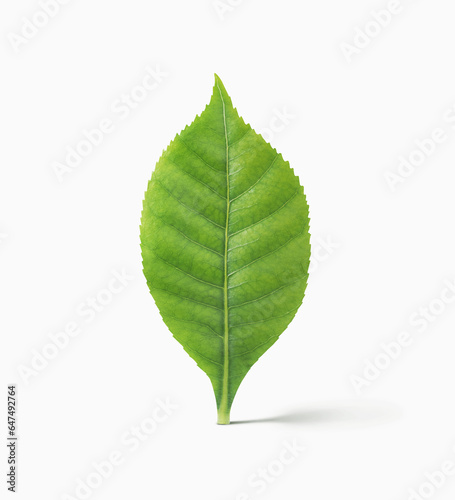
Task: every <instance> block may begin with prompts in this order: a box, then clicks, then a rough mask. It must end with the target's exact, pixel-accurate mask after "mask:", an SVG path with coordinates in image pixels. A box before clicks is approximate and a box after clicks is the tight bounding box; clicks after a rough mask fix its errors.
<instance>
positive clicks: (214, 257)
mask: <svg viewBox="0 0 455 500" xmlns="http://www.w3.org/2000/svg"><path fill="white" fill-rule="evenodd" d="M141 246H142V254H143V265H144V274H145V276H146V278H147V283H148V284H149V288H150V291H151V293H152V295H153V297H154V299H155V302H156V304H157V306H158V308H159V310H160V313H161V315H162V317H163V320H164V322H165V323H166V325H167V326H168V328H169V329H170V331H171V332H172V333H173V335H174V337H175V338H176V339H177V340H178V341H179V342H180V343H181V344H182V346H183V347H184V349H185V350H186V352H187V353H188V354H189V355H190V356H191V357H192V358H193V359H194V360H195V361H196V363H197V364H198V365H199V366H200V367H201V368H202V369H203V370H204V371H205V372H206V373H207V375H208V376H209V378H210V380H211V382H212V386H213V389H214V392H215V397H216V402H217V408H218V414H219V422H220V423H229V412H230V408H231V405H232V402H233V399H234V397H235V394H236V392H237V389H238V387H239V385H240V383H241V381H242V380H243V378H244V377H245V375H246V373H247V372H248V370H249V369H250V368H251V366H253V364H254V363H255V362H256V361H257V359H259V357H260V356H261V355H262V354H264V353H265V352H266V351H267V349H269V348H270V347H271V345H273V343H274V342H276V340H277V339H278V338H279V336H280V335H281V333H282V332H283V331H284V330H285V329H286V327H287V326H288V324H289V323H290V321H291V320H292V318H293V317H294V315H295V313H296V311H297V309H298V308H299V306H300V304H301V302H302V299H303V296H304V293H305V288H306V281H307V277H308V264H309V257H310V243H309V218H308V205H307V203H306V198H305V195H304V194H303V188H302V187H301V186H300V183H299V180H298V178H297V177H296V176H295V174H294V172H293V170H292V169H291V168H290V166H289V164H288V163H287V162H285V161H284V159H283V158H282V156H281V154H279V153H277V152H276V150H275V149H273V148H272V147H271V146H270V145H269V144H268V143H266V142H265V141H264V139H263V138H262V137H261V136H260V135H258V134H256V133H255V132H254V130H253V129H252V128H251V127H250V126H249V125H247V124H245V122H244V121H243V120H242V118H240V116H239V115H238V113H237V110H236V109H235V108H234V107H233V105H232V101H231V99H230V97H229V95H228V94H227V92H226V89H225V87H224V85H223V84H222V82H221V80H220V79H219V77H218V76H215V86H214V91H213V94H212V98H211V100H210V103H209V105H208V106H207V107H206V109H205V110H204V111H203V113H201V115H200V116H198V117H196V119H195V120H194V122H193V123H192V124H191V125H190V126H187V127H186V128H185V129H184V130H183V131H182V132H181V133H180V134H179V135H177V136H176V138H175V139H174V141H172V142H171V144H170V146H169V147H168V149H167V150H166V151H165V152H164V153H163V155H162V157H161V158H160V160H159V161H158V163H157V166H156V169H155V171H154V173H153V175H152V179H151V181H150V182H149V186H148V190H147V192H146V196H145V200H144V210H143V214H142V223H141ZM179 299H180V300H179Z"/></svg>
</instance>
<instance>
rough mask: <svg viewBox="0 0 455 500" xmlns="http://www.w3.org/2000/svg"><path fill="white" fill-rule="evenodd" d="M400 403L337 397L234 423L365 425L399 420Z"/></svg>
mask: <svg viewBox="0 0 455 500" xmlns="http://www.w3.org/2000/svg"><path fill="white" fill-rule="evenodd" d="M401 415H402V410H401V408H400V407H399V406H397V405H395V404H392V403H387V402H377V401H361V402H359V401H337V402H332V403H321V404H318V405H313V406H308V407H304V408H298V409H295V410H290V411H288V412H285V413H282V414H279V415H275V416H271V417H265V418H257V419H251V420H237V421H233V422H231V423H232V424H263V423H277V424H289V425H308V426H318V425H319V426H327V427H340V426H343V427H363V426H370V425H379V424H383V423H387V422H392V421H395V420H398V419H399V418H400V417H401Z"/></svg>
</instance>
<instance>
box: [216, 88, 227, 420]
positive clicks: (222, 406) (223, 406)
mask: <svg viewBox="0 0 455 500" xmlns="http://www.w3.org/2000/svg"><path fill="white" fill-rule="evenodd" d="M217 87H218V91H219V92H220V98H221V102H222V104H223V124H224V138H225V142H226V229H225V233H224V363H223V389H222V393H221V402H220V409H223V410H224V411H225V412H226V411H227V410H228V403H229V401H228V391H229V319H228V314H229V304H228V269H227V265H228V241H229V210H230V187H229V142H228V133H227V124H226V105H225V103H224V99H223V93H222V92H221V89H220V86H219V85H218V84H217Z"/></svg>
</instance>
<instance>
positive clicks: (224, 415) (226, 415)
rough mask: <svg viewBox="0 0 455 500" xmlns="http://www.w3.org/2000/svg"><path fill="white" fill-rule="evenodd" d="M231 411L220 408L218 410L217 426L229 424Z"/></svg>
mask: <svg viewBox="0 0 455 500" xmlns="http://www.w3.org/2000/svg"><path fill="white" fill-rule="evenodd" d="M230 414H231V410H230V409H229V408H223V407H222V406H220V407H219V408H218V420H217V424H218V425H228V424H230V423H231V415H230Z"/></svg>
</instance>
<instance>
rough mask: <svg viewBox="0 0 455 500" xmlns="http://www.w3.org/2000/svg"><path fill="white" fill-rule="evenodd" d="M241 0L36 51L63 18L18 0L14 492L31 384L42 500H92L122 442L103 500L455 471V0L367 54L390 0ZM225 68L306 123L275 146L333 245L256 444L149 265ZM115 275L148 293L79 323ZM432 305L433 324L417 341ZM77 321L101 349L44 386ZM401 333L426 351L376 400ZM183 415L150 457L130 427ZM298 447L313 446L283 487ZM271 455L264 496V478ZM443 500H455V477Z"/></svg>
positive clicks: (132, 9)
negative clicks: (122, 111)
mask: <svg viewBox="0 0 455 500" xmlns="http://www.w3.org/2000/svg"><path fill="white" fill-rule="evenodd" d="M231 3H232V4H234V3H237V4H238V5H236V6H234V7H230V10H229V11H227V12H225V13H224V16H220V15H219V14H218V13H217V10H216V8H215V6H214V5H213V4H212V2H211V0H195V1H191V2H189V1H186V0H185V1H184V0H177V1H164V0H160V1H156V0H155V1H150V0H129V1H128V2H127V1H119V2H112V1H109V0H90V1H89V0H79V1H72V2H69V3H67V4H66V5H62V6H60V10H59V12H58V13H57V14H56V15H55V16H54V18H53V19H51V20H50V21H49V22H48V23H47V25H46V26H43V27H41V28H39V30H38V32H37V33H36V35H34V36H31V37H30V39H29V40H25V41H24V42H23V43H21V44H20V46H19V47H18V50H17V51H15V50H14V47H13V44H12V43H11V40H12V38H11V34H12V33H14V34H19V35H20V34H21V30H22V28H23V24H24V22H26V21H24V19H25V20H31V19H34V15H35V14H36V12H38V11H41V7H40V5H39V2H37V1H34V0H20V1H19V0H17V1H15V2H3V3H2V5H1V7H0V19H1V21H0V24H1V32H2V33H1V34H2V43H1V46H0V54H1V68H2V70H1V71H2V77H1V82H0V109H1V114H0V116H1V118H0V119H1V137H2V147H1V148H0V164H1V179H0V235H1V238H0V293H1V297H0V299H1V304H2V309H1V315H0V324H1V327H0V328H1V342H2V346H1V350H0V352H1V376H2V378H1V380H2V384H1V386H0V400H3V402H2V403H1V404H0V408H2V409H3V410H2V411H3V412H4V415H3V416H1V415H0V422H1V423H2V424H1V426H0V434H1V435H2V436H4V437H2V440H3V441H2V443H3V444H2V447H1V448H2V453H1V456H0V460H1V463H2V467H1V470H2V471H4V475H3V476H2V480H1V485H0V488H1V490H2V492H1V495H2V498H4V496H3V494H4V493H5V492H6V459H7V452H6V447H5V445H6V431H7V429H6V398H7V384H9V383H16V384H17V386H18V399H19V406H18V435H19V470H18V474H19V476H18V493H16V497H15V498H19V499H21V500H22V499H24V500H29V499H32V498H33V499H38V500H52V499H55V500H57V499H63V498H70V497H65V494H68V495H71V496H72V498H78V497H77V496H76V485H77V482H78V480H79V479H80V480H84V481H85V480H86V478H87V476H88V475H89V474H91V473H92V472H93V465H92V463H93V462H101V461H104V460H106V459H107V458H108V456H109V455H110V453H111V452H113V451H114V450H119V451H120V453H122V457H123V459H124V460H123V463H122V464H121V465H119V466H118V467H116V468H115V470H114V471H113V473H112V474H111V475H110V477H108V478H106V479H105V480H103V482H102V484H101V485H100V486H99V487H97V488H96V489H94V490H93V491H92V494H91V496H90V498H94V499H97V500H104V499H106V500H107V499H109V500H120V499H122V500H123V499H125V498H134V499H135V500H145V499H150V498H159V499H163V500H164V499H177V498H198V499H200V500H218V499H219V500H234V499H235V500H237V499H243V500H245V499H246V498H254V499H256V498H258V499H259V498H263V499H264V500H265V499H269V498H270V499H277V498H286V499H289V500H297V499H314V500H326V499H329V498H337V499H339V498H343V499H344V498H349V499H350V500H365V499H366V498H368V500H386V499H388V500H400V499H402V500H406V499H407V498H409V497H410V494H409V492H408V490H409V488H413V489H416V490H418V489H419V488H420V487H421V486H422V484H423V483H424V482H425V481H426V478H425V474H426V473H431V472H433V471H435V470H436V469H439V468H440V467H441V464H442V463H443V462H445V461H447V460H452V461H454V462H455V450H453V449H452V448H453V447H454V445H455V429H454V426H453V422H454V418H455V404H454V390H453V387H454V385H453V384H454V380H455V364H454V363H453V358H454V347H455V343H454V326H455V304H453V303H450V304H447V305H445V304H443V303H442V302H441V301H440V300H439V297H440V296H441V295H443V296H444V297H450V298H452V295H453V293H452V295H450V294H449V295H447V294H444V291H445V288H446V285H445V284H444V282H445V281H446V280H449V281H450V282H452V283H453V282H454V280H455V263H454V256H455V235H454V214H455V197H454V181H455V173H454V160H453V159H454V155H455V129H454V128H452V125H453V124H452V123H449V121H450V117H451V116H452V117H453V116H455V113H454V112H451V111H450V110H451V109H453V106H454V105H455V69H454V68H455V66H454V47H455V30H454V13H455V11H454V6H453V0H450V1H449V0H432V1H431V2H430V1H429V0H415V1H412V0H403V1H402V2H401V11H400V12H399V13H398V14H394V15H393V19H392V20H391V22H390V24H389V25H387V26H385V27H383V28H380V29H379V31H380V32H378V33H377V36H376V37H375V39H374V40H373V41H372V42H371V43H370V44H368V45H366V43H365V40H363V41H364V45H366V46H365V47H364V48H362V49H359V50H358V51H357V52H359V53H356V54H354V55H353V57H352V58H351V61H350V62H349V61H348V58H347V57H346V56H345V54H344V53H343V50H342V47H343V45H342V44H343V43H349V44H353V43H354V36H355V34H356V27H359V28H361V29H364V28H365V27H366V25H367V23H369V22H370V21H371V20H372V19H373V16H372V11H379V10H381V9H384V8H386V7H387V2H386V0H382V1H366V0H344V1H342V2H340V1H339V0H326V1H323V2H309V1H304V2H296V1H293V0H281V1H280V2H277V1H275V2H273V1H271V0H261V1H260V0H244V1H243V2H239V1H237V2H233V1H232V0H231ZM225 4H226V5H228V6H229V3H228V2H227V0H226V2H225ZM369 27H370V29H372V30H373V31H374V29H375V27H374V26H373V25H369ZM357 42H359V40H358V39H357ZM344 47H345V48H346V46H344ZM157 64H158V65H159V66H160V68H161V70H162V71H163V72H166V73H167V76H166V77H165V78H163V81H162V82H161V83H160V84H159V85H158V86H157V88H156V89H154V90H153V91H151V92H150V93H149V95H148V96H147V98H146V99H145V100H144V101H143V102H141V103H140V104H139V105H138V106H137V107H136V108H135V109H134V110H132V111H131V112H130V113H129V114H128V116H127V117H126V118H125V119H123V120H122V119H119V115H118V114H117V115H116V114H115V113H113V111H112V109H111V106H112V104H113V103H114V102H115V101H116V100H117V99H119V98H121V97H122V95H123V94H125V93H128V92H131V90H132V89H134V87H135V86H137V85H138V84H140V83H141V81H142V79H143V77H144V75H145V74H146V73H145V68H146V66H147V65H151V66H152V67H156V65H157ZM214 72H216V73H218V74H219V75H220V77H221V78H222V80H223V81H224V84H225V86H226V88H227V90H228V92H229V93H230V95H231V97H232V99H233V102H234V105H235V106H236V107H237V108H238V110H239V112H240V114H241V115H242V116H243V117H244V118H245V120H246V121H247V122H249V123H251V125H252V126H253V127H254V128H255V129H256V130H258V131H264V134H266V133H267V132H266V131H265V129H267V128H269V126H270V122H271V120H272V123H274V122H273V117H274V116H275V114H276V110H283V109H286V111H287V113H288V114H291V115H292V116H293V118H292V119H290V120H288V123H286V124H284V126H283V127H280V129H279V130H277V131H275V132H273V133H270V130H269V134H270V137H269V138H270V140H271V142H272V144H273V146H275V147H276V148H277V149H278V150H279V151H280V152H281V153H282V154H283V156H284V157H285V159H287V160H289V161H290V163H291V166H293V168H294V169H295V171H296V172H297V173H298V175H299V177H300V180H301V182H302V184H303V185H304V188H305V192H306V194H307V198H308V202H309V204H310V210H311V233H312V243H313V251H314V253H313V264H312V268H313V272H312V274H311V276H310V280H309V285H308V289H307V295H306V297H305V300H304V304H303V306H302V307H301V309H300V310H299V312H298V314H297V316H296V318H295V320H294V321H293V323H292V324H291V326H290V327H289V328H288V330H287V331H286V332H285V333H284V334H283V336H282V338H281V339H280V340H279V341H278V342H277V344H276V345H275V346H274V347H273V348H272V349H270V351H269V352H267V353H266V354H265V355H264V356H263V358H261V359H260V361H259V362H258V363H257V365H255V366H254V367H253V369H252V370H251V372H250V373H249V374H248V376H247V377H246V379H245V381H244V382H243V384H242V386H241V388H240V390H239V393H238V395H237V397H236V400H235V402H234V406H233V409H232V415H231V416H232V420H233V421H237V422H239V421H240V422H244V423H238V424H235V425H231V426H217V425H215V421H216V408H215V402H214V397H213V394H212V389H211V386H210V383H209V380H208V378H207V377H206V375H205V374H204V373H203V372H202V371H201V370H199V369H198V368H197V366H196V365H195V363H194V362H193V361H192V360H191V359H190V358H189V357H188V356H187V354H186V353H185V352H184V351H183V349H182V348H181V347H180V346H179V344H178V343H177V342H176V341H175V340H174V339H173V338H172V336H171V334H170V333H169V332H168V331H167V329H166V327H165V326H164V324H163V323H162V321H161V318H160V316H159V314H158V311H157V309H156V307H155V305H154V302H153V299H152V297H151V296H150V294H149V292H148V289H147V286H146V283H145V279H144V278H143V276H142V272H141V256H140V248H139V222H140V213H141V203H142V197H143V193H144V191H145V189H146V186H147V182H148V179H149V178H150V176H151V172H152V170H153V168H154V164H155V162H156V161H157V159H158V158H159V156H160V154H161V152H162V150H163V149H164V148H165V147H166V146H167V145H168V143H169V142H170V140H171V139H172V138H173V136H174V135H175V133H177V132H179V131H180V130H181V129H182V128H183V127H184V126H185V125H186V124H188V123H190V122H191V121H192V120H193V118H194V116H195V115H196V114H197V113H200V112H201V111H202V110H203V109H204V107H205V105H206V104H207V103H208V101H209V99H210V95H211V91H212V85H213V73H214ZM105 118H111V119H113V120H115V130H113V131H112V133H111V134H108V135H106V137H105V139H104V141H103V143H102V144H101V145H99V146H98V147H96V148H94V151H93V152H92V153H91V154H90V155H88V156H87V157H86V158H85V159H84V160H83V161H82V162H81V163H80V165H78V166H77V167H76V168H74V170H73V171H71V172H68V173H66V174H65V175H64V176H63V181H62V182H59V180H58V178H57V176H56V174H55V171H54V169H53V164H54V162H56V161H64V158H65V154H66V151H67V148H68V147H69V146H70V147H76V145H77V144H78V142H79V141H80V140H81V139H82V138H83V135H82V134H83V131H84V129H87V130H90V129H93V128H94V127H97V126H98V124H99V122H100V121H101V120H103V119H105ZM437 128H439V129H442V130H443V131H444V132H445V134H446V135H445V141H444V143H443V144H438V145H437V146H435V147H434V149H435V151H434V152H433V153H432V154H431V155H430V156H429V157H427V158H425V159H424V161H423V162H421V163H422V164H421V165H419V166H418V167H417V168H415V170H414V171H413V172H411V173H409V172H408V177H406V178H402V180H403V182H401V183H399V184H397V185H396V189H395V190H392V189H391V187H390V185H389V184H388V183H387V181H386V179H385V174H386V172H394V173H396V172H397V169H398V165H399V158H400V156H405V157H408V156H409V155H411V153H412V152H413V151H414V150H416V148H417V146H416V143H415V141H418V140H420V141H422V140H424V139H427V138H428V137H430V136H431V134H432V133H433V131H434V130H435V129H437ZM416 157H418V154H417V156H416ZM327 242H332V243H331V244H330V245H331V249H330V250H329V251H328V252H327V251H322V250H320V248H321V244H322V245H324V244H325V245H326V246H327ZM318 249H319V250H318ZM112 270H116V271H117V272H119V273H121V272H122V270H124V271H125V272H126V273H127V274H128V275H129V276H132V277H133V278H132V279H131V280H130V281H129V282H128V284H127V286H126V287H125V288H124V290H122V291H121V292H120V293H118V294H116V295H115V296H113V297H112V300H111V301H110V303H108V304H107V305H106V306H105V307H104V309H103V310H102V311H100V312H99V313H97V314H96V316H95V318H94V319H93V321H87V319H88V316H87V315H86V316H81V315H80V314H78V312H77V310H78V307H80V304H82V303H84V302H85V301H87V300H88V299H89V298H90V297H95V296H96V295H97V294H98V293H99V292H100V291H102V290H103V289H104V288H105V287H106V285H107V284H108V283H109V281H110V279H111V277H112V274H111V272H112ZM429 304H431V307H432V310H433V311H436V310H437V314H433V316H431V319H432V321H431V322H429V321H427V322H426V323H425V321H423V323H420V325H421V328H419V327H417V326H416V325H415V324H412V323H411V322H410V321H411V320H410V318H411V317H412V315H415V314H419V309H420V308H421V307H427V306H428V305H429ZM441 304H442V306H441ZM415 318H416V317H415V316H414V319H415ZM71 322H76V323H77V325H78V326H79V328H80V334H79V335H78V336H77V337H75V338H72V339H71V340H70V341H69V343H68V345H67V346H66V348H65V349H63V350H61V351H59V352H58V353H57V355H56V357H55V358H54V359H52V360H51V361H49V363H48V365H47V366H46V367H45V368H44V369H42V370H39V371H36V373H35V374H34V375H33V376H30V377H28V378H27V377H24V376H21V375H20V373H19V369H21V366H22V368H23V367H24V366H25V367H30V366H31V362H32V359H33V357H34V356H35V355H36V352H38V353H39V352H41V351H42V350H43V349H44V348H45V347H46V345H49V342H50V339H49V334H55V333H57V332H61V331H62V330H63V329H64V328H65V326H66V325H67V324H68V323H71ZM414 323H415V322H414ZM423 330H424V331H423ZM400 332H408V336H409V339H410V342H412V344H411V345H409V346H408V347H406V348H403V349H402V352H401V354H399V355H398V356H397V357H396V359H395V360H393V361H391V362H390V366H388V367H387V368H385V369H381V370H380V371H379V372H377V373H376V374H374V373H373V375H372V376H371V374H370V379H371V380H370V381H369V382H368V386H365V387H363V388H362V389H361V390H360V391H356V389H355V387H354V385H353V383H352V376H354V375H355V376H358V377H363V376H364V369H365V366H366V360H370V361H372V362H374V361H375V360H376V359H377V356H378V355H379V354H380V353H381V351H382V347H381V344H382V343H386V344H390V343H391V342H394V341H396V339H397V337H398V336H399V335H400ZM378 359H380V360H382V362H384V363H387V359H385V361H384V356H382V357H381V356H379V358H378ZM389 361H390V358H389ZM373 379H374V380H373ZM157 398H161V399H162V400H163V401H165V400H166V398H170V400H171V401H172V402H173V403H174V404H175V405H178V408H177V409H175V410H173V411H172V414H171V415H170V416H169V418H167V419H166V421H165V422H162V423H159V424H158V426H157V429H156V431H155V432H154V433H152V434H151V435H150V436H149V437H148V439H147V440H145V441H144V442H142V443H141V445H140V447H139V448H138V449H137V450H136V451H131V449H130V447H128V446H126V445H125V444H124V443H123V442H122V435H124V434H125V433H127V432H129V429H130V428H131V427H132V426H134V425H140V424H141V423H142V422H143V421H144V419H146V418H147V417H148V416H149V415H151V414H153V411H154V408H155V407H156V404H157V403H156V399H157ZM293 440H296V441H297V442H298V443H299V444H300V445H301V446H305V447H306V449H305V451H303V452H301V453H300V455H299V457H298V458H297V459H296V460H295V461H294V462H293V463H291V464H288V465H286V466H284V467H283V468H282V469H283V470H279V464H277V462H276V461H277V460H279V457H280V453H281V450H282V449H283V446H284V445H283V443H284V442H285V441H286V442H288V443H292V442H293ZM271 463H272V471H275V472H276V471H277V470H278V471H279V472H278V473H276V474H275V475H276V476H277V477H275V478H273V483H272V484H269V485H267V487H266V489H265V491H264V492H259V489H260V488H259V487H253V486H251V485H250V484H249V478H250V477H251V476H252V475H254V474H256V472H257V471H258V469H259V468H261V467H263V468H266V469H267V467H268V466H269V465H270V464H271ZM2 474H3V472H2ZM242 492H245V494H246V496H245V495H244V496H242V495H241V494H242ZM422 492H423V493H424V494H425V495H427V496H426V498H431V497H434V498H438V499H440V500H446V499H447V500H449V499H452V498H453V495H454V492H455V477H451V478H448V479H447V480H446V481H445V483H444V485H442V487H440V488H438V489H436V488H434V487H433V489H431V488H428V486H427V488H426V489H425V486H424V488H423V490H422ZM8 494H9V495H12V493H8ZM5 498H6V496H5ZM79 498H82V497H79Z"/></svg>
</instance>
